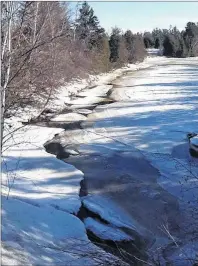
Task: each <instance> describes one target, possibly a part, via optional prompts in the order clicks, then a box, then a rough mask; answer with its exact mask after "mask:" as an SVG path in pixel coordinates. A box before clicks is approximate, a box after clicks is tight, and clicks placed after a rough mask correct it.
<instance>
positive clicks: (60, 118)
mask: <svg viewBox="0 0 198 266" xmlns="http://www.w3.org/2000/svg"><path fill="white" fill-rule="evenodd" d="M79 120H86V117H85V116H84V115H81V114H77V113H68V114H60V115H56V116H55V117H53V118H52V119H51V120H50V121H53V122H74V121H79Z"/></svg>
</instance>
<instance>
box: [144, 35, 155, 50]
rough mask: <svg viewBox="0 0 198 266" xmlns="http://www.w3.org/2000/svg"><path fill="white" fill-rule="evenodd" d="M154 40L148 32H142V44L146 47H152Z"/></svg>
mask: <svg viewBox="0 0 198 266" xmlns="http://www.w3.org/2000/svg"><path fill="white" fill-rule="evenodd" d="M154 44H155V41H154V38H153V36H152V34H151V33H150V32H145V33H144V45H145V47H146V48H151V47H154Z"/></svg>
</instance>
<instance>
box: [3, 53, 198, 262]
mask: <svg viewBox="0 0 198 266" xmlns="http://www.w3.org/2000/svg"><path fill="white" fill-rule="evenodd" d="M197 65H198V58H190V59H189V58H187V59H177V60H175V59H170V58H164V57H148V58H147V59H146V60H145V62H143V63H140V64H134V65H129V66H128V67H124V68H122V69H119V70H115V71H112V72H111V73H109V74H102V75H98V76H97V77H93V76H92V77H90V80H89V81H87V80H82V81H78V82H76V83H75V82H73V83H70V84H69V83H68V84H66V86H64V87H62V88H60V90H59V91H58V92H57V97H56V99H55V100H53V101H52V102H50V103H49V106H48V107H49V108H52V110H55V111H57V112H59V111H60V110H61V109H64V108H65V103H69V104H70V105H71V106H72V110H73V111H75V110H74V109H75V108H79V107H80V108H84V109H82V110H81V111H80V110H78V111H77V112H76V113H75V112H74V113H70V114H60V115H56V116H55V117H54V118H53V119H52V120H51V121H54V122H66V121H71V122H72V121H77V120H78V119H80V120H84V122H83V125H84V127H85V129H84V130H73V131H72V134H71V133H70V132H68V138H67V141H68V142H69V141H70V142H71V144H76V143H77V144H79V146H80V147H79V151H80V153H82V152H83V153H84V154H96V153H97V154H100V155H101V154H106V155H107V157H108V156H109V157H110V156H111V154H113V152H115V151H119V149H120V150H121V149H122V151H123V150H125V151H128V152H129V151H130V152H132V151H133V152H134V154H136V158H139V157H141V156H140V154H141V155H144V156H145V157H146V158H147V159H148V160H149V161H150V162H151V164H152V165H153V166H155V167H156V168H157V169H158V170H159V173H160V177H159V179H158V180H157V182H158V184H160V186H161V187H163V188H164V190H166V191H168V192H169V193H170V194H172V195H173V196H174V197H176V198H177V199H178V201H179V203H180V208H181V211H183V212H184V213H185V214H186V215H187V216H183V218H184V219H183V224H181V226H182V227H181V228H182V229H183V230H184V229H187V228H190V227H191V226H190V224H191V222H193V223H194V227H195V228H196V226H197V224H196V222H195V221H194V220H191V218H190V219H186V217H188V218H189V217H190V214H191V207H192V209H193V208H194V207H195V201H194V199H195V198H196V195H197V193H198V191H197V187H198V186H197V178H196V176H197V175H198V162H197V159H192V158H191V156H190V155H189V152H188V141H187V139H186V135H187V133H189V132H197V122H198V119H197V113H196V111H197V102H198V91H197V85H198V83H197ZM157 66H158V67H157ZM133 70H139V71H137V72H133V73H131V71H133ZM125 72H128V73H126V75H124V76H123V77H120V78H118V77H119V76H121V75H122V74H123V73H125ZM116 77H117V78H118V79H117V80H116V86H115V88H114V89H113V90H112V92H111V95H110V97H111V98H112V99H114V100H116V101H119V102H115V103H112V104H111V105H105V106H99V107H97V108H96V109H95V110H94V112H93V113H92V114H91V115H89V116H88V119H87V118H86V117H85V116H83V115H81V113H82V114H83V113H86V114H87V113H89V112H90V111H88V110H87V109H86V108H87V107H88V106H90V105H95V104H96V103H98V102H100V101H101V100H102V99H103V96H104V95H106V94H107V92H108V91H109V90H110V89H111V88H112V86H111V85H107V83H110V82H111V81H112V80H113V79H114V78H116ZM90 84H92V85H93V87H92V88H91V89H90V88H88V87H87V86H88V85H90ZM72 93H80V96H81V97H80V98H78V99H77V98H76V99H72V97H71V94H72ZM32 113H33V114H35V115H36V114H37V113H39V111H38V110H31V111H30V112H29V111H28V110H26V113H25V114H24V113H20V112H19V113H18V114H17V117H12V118H10V119H7V120H6V129H9V130H15V129H16V128H19V127H22V124H21V121H22V120H26V119H29V117H30V116H31V115H32ZM92 125H93V128H90V127H91V126H92ZM10 126H11V128H10ZM55 134H60V138H61V136H62V139H61V141H62V142H64V141H65V139H64V137H65V132H64V133H63V130H62V129H60V128H59V129H57V128H46V127H40V126H25V127H22V128H21V129H19V130H17V131H16V132H15V133H14V137H13V138H10V139H8V138H9V136H8V137H7V139H8V140H7V142H6V143H5V145H4V154H3V163H2V171H3V173H2V242H3V247H2V251H3V255H4V256H3V263H4V265H10V264H11V265H21V264H23V265H61V264H62V263H63V262H64V264H67V265H76V262H78V263H80V265H95V264H96V261H95V260H94V259H93V257H106V256H107V257H108V254H107V253H104V252H103V251H102V250H101V249H99V248H97V247H96V246H95V245H93V244H92V243H91V242H90V241H89V240H88V238H87V236H86V231H85V226H84V225H83V223H82V222H81V221H80V220H79V219H78V218H76V217H75V216H74V215H73V214H76V213H77V212H78V210H79V208H80V206H81V201H80V199H79V189H80V181H81V180H82V179H83V173H82V172H81V171H80V170H78V169H76V168H75V167H74V166H72V165H70V164H67V163H65V162H62V161H60V160H58V159H57V158H56V157H55V156H54V155H51V154H48V153H46V151H45V150H44V148H43V144H44V143H45V142H46V141H48V140H50V139H52V138H53V136H54V135H55ZM193 141H194V140H193ZM137 149H139V150H140V152H139V153H136V151H137ZM134 156H135V155H134ZM189 169H190V172H189ZM192 173H193V175H194V177H193V176H192ZM186 178H187V179H186ZM181 184H182V185H181ZM9 188H10V189H9ZM155 196H156V194H155V195H153V197H155ZM7 198H8V199H7ZM82 201H83V204H84V205H85V206H86V207H87V208H88V209H90V210H92V211H93V212H95V213H97V214H99V215H100V216H101V218H103V219H104V220H106V221H107V222H109V223H110V225H111V226H110V225H109V226H108V225H104V224H102V223H100V222H98V221H97V220H93V219H92V218H87V219H86V220H85V225H86V227H87V228H88V229H90V230H92V231H93V232H94V233H95V234H96V235H98V236H100V237H103V238H104V239H109V238H111V239H114V240H122V239H126V238H127V237H128V236H127V235H125V233H124V232H122V229H121V228H123V227H124V228H129V229H131V230H134V232H136V233H138V234H139V235H140V236H141V237H145V236H148V237H150V232H148V230H147V229H146V228H145V227H144V226H142V225H141V223H140V222H138V221H137V220H136V219H134V218H133V217H132V216H130V215H129V214H128V213H127V212H125V211H124V210H122V208H121V206H119V204H117V203H115V202H113V200H111V199H110V198H105V197H101V196H99V195H97V194H93V195H88V196H86V197H84V198H83V199H82ZM189 201H190V204H189ZM193 202H194V203H193ZM189 205H190V206H191V207H188V206H189ZM181 231H182V230H181ZM181 237H183V240H184V245H185V250H189V247H188V239H184V235H182V233H181ZM191 247H192V245H191ZM194 249H195V248H194ZM191 252H194V251H192V250H191ZM84 254H88V255H87V256H84ZM96 254H97V255H96ZM193 254H194V253H193ZM174 256H180V254H177V253H174V254H173V257H171V258H173V261H174ZM111 258H112V257H111ZM182 259H183V257H182ZM97 263H98V261H97ZM178 265H181V264H178Z"/></svg>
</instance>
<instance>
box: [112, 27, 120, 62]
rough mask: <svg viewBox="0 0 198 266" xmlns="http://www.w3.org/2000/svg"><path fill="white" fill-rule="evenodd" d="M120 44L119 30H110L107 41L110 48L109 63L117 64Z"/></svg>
mask: <svg viewBox="0 0 198 266" xmlns="http://www.w3.org/2000/svg"><path fill="white" fill-rule="evenodd" d="M120 42H121V30H120V29H119V28H117V27H115V28H113V29H112V33H111V36H110V40H109V46H110V62H112V63H113V62H117V61H118V58H119V45H120Z"/></svg>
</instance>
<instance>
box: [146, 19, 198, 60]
mask: <svg viewBox="0 0 198 266" xmlns="http://www.w3.org/2000/svg"><path fill="white" fill-rule="evenodd" d="M144 45H145V47H146V48H162V49H163V54H164V55H165V56H170V57H193V56H198V23H194V22H188V23H187V24H186V27H185V29H184V30H182V31H179V30H178V29H177V27H170V29H168V30H167V29H158V28H156V29H154V30H153V31H152V32H145V33H144Z"/></svg>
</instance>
